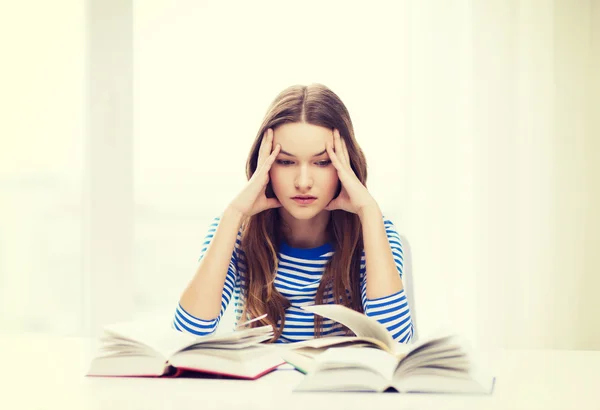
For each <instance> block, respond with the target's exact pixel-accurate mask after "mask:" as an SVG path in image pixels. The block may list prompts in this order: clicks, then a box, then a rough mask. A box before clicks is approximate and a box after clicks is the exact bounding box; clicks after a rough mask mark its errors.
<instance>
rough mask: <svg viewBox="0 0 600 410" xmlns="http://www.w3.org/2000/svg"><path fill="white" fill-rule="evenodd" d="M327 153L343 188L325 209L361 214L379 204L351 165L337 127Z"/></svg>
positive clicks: (328, 144) (328, 143)
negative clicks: (367, 208)
mask: <svg viewBox="0 0 600 410" xmlns="http://www.w3.org/2000/svg"><path fill="white" fill-rule="evenodd" d="M326 147H327V153H328V154H329V159H331V162H332V164H333V166H334V167H335V169H336V170H337V173H338V178H339V179H340V181H341V183H342V190H341V192H340V194H339V195H338V197H337V198H335V199H333V200H332V201H331V202H330V203H329V204H328V205H327V206H326V207H325V209H326V210H327V211H333V210H336V209H341V210H344V211H347V212H351V213H354V214H360V212H361V211H362V210H364V209H365V208H366V207H368V206H371V205H377V202H376V201H375V199H374V198H373V197H372V196H371V194H370V193H369V191H368V190H367V187H365V186H364V185H363V184H362V183H361V182H360V180H359V179H358V177H357V176H356V174H355V173H354V171H353V170H352V167H351V166H350V156H349V155H348V148H346V143H345V142H344V140H342V138H341V137H340V132H339V131H338V130H337V129H334V130H333V144H332V143H331V142H329V141H328V142H327V145H326Z"/></svg>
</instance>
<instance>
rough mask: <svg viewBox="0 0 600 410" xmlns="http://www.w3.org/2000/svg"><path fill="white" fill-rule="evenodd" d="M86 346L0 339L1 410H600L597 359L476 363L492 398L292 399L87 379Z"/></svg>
mask: <svg viewBox="0 0 600 410" xmlns="http://www.w3.org/2000/svg"><path fill="white" fill-rule="evenodd" d="M93 352H94V347H93V345H92V343H91V342H90V341H89V340H86V339H78V338H51V337H36V336H23V335H15V336H8V335H0V363H1V365H2V367H1V375H0V409H71V408H73V409H75V408H76V409H178V410H181V409H188V408H189V409H194V410H200V409H285V410H293V409H302V410H316V409H325V408H327V409H330V410H331V409H361V410H367V409H372V408H376V409H384V408H385V409H405V408H410V409H416V408H423V409H479V408H481V409H503V410H505V409H517V408H518V409H571V408H577V409H596V410H598V409H600V351H593V352H592V351H552V350H531V351H525V350H512V351H511V350H498V351H491V352H487V353H485V354H482V355H481V359H483V360H482V362H481V364H482V365H483V366H485V367H486V368H487V369H489V370H491V371H493V373H494V374H495V376H496V377H497V380H496V386H495V391H494V394H493V395H491V396H465V395H431V394H398V393H383V394H376V393H344V394H342V393H293V392H292V389H293V387H294V386H295V385H296V384H298V383H299V382H300V380H301V379H302V377H303V376H302V374H300V373H298V372H296V371H293V370H278V371H275V372H273V373H270V374H268V375H266V376H264V377H262V378H261V379H259V380H256V381H239V380H222V379H221V380H219V379H213V380H211V379H183V378H181V379H155V378H92V377H84V374H85V372H86V371H87V366H88V364H89V361H90V359H91V356H92V354H93Z"/></svg>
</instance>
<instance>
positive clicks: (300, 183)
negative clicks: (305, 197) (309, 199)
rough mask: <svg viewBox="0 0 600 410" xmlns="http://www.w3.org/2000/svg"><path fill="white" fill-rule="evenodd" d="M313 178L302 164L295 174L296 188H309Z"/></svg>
mask: <svg viewBox="0 0 600 410" xmlns="http://www.w3.org/2000/svg"><path fill="white" fill-rule="evenodd" d="M312 184H313V180H312V177H311V175H310V174H309V171H308V168H307V167H305V166H303V167H300V172H299V173H298V175H297V176H296V188H310V187H312Z"/></svg>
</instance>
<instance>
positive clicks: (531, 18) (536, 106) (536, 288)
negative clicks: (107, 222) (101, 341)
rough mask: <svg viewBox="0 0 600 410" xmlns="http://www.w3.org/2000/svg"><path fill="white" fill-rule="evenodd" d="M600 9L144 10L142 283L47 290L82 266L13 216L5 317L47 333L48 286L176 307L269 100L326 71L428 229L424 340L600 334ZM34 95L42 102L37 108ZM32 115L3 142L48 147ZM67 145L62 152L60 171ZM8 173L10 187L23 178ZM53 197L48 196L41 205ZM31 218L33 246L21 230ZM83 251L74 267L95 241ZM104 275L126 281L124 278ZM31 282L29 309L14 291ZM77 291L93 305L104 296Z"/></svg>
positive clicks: (128, 310)
mask: <svg viewBox="0 0 600 410" xmlns="http://www.w3.org/2000/svg"><path fill="white" fill-rule="evenodd" d="M107 4H108V3H107ZM110 4H111V6H110V7H114V9H113V10H112V11H113V12H114V13H116V14H118V13H119V9H118V7H119V6H118V2H113V3H110ZM107 7H108V6H107ZM107 15H110V13H107ZM599 21H600V6H599V2H598V1H594V0H586V1H584V0H576V1H567V0H561V1H558V0H557V1H554V2H550V1H542V0H537V1H525V0H522V1H519V0H513V1H505V0H497V1H466V0H464V1H463V0H461V1H458V0H457V1H453V2H448V1H441V0H439V1H398V2H396V1H374V2H371V3H369V4H368V5H367V3H364V2H341V1H326V2H311V1H308V2H303V5H302V6H301V7H298V6H296V5H295V6H291V5H290V6H287V5H286V4H285V3H281V2H273V1H254V2H241V1H240V2H235V1H234V2H223V3H215V2H206V1H200V2H196V1H183V0H182V1H177V2H167V1H165V0H154V1H138V2H134V10H133V22H132V27H133V56H132V58H133V63H134V64H133V76H132V78H133V80H132V87H133V111H132V112H133V115H132V118H130V120H131V121H133V130H134V131H133V135H130V136H129V138H132V139H133V155H132V160H131V161H132V162H133V164H132V166H133V175H134V178H133V182H134V185H133V188H132V192H129V194H127V193H121V195H123V196H127V195H129V196H130V197H131V198H133V201H134V204H135V208H134V213H133V216H132V217H131V221H129V222H130V223H131V225H132V226H134V235H133V244H132V247H131V249H132V250H131V255H130V259H131V260H132V266H133V268H132V269H131V271H130V272H129V273H128V274H127V273H124V274H127V275H129V277H128V278H126V279H127V280H129V281H130V282H128V283H132V284H131V289H132V290H131V291H129V292H122V295H120V296H119V297H118V298H113V299H112V300H109V298H107V297H106V292H105V291H101V292H94V291H90V289H83V290H82V289H81V287H82V286H83V287H86V286H89V283H90V282H81V283H79V282H76V281H75V282H73V283H74V285H72V286H73V287H72V288H68V287H67V286H62V287H61V286H56V289H55V290H54V291H53V292H54V293H52V295H53V296H52V297H50V296H48V295H49V293H47V292H49V291H46V290H39V288H36V287H35V284H36V283H43V281H46V282H48V281H50V279H48V278H49V273H48V272H49V270H48V269H51V268H52V267H53V266H54V268H53V269H55V270H56V271H60V270H61V269H60V267H62V266H64V261H55V260H52V259H51V257H50V256H48V255H46V256H42V257H41V259H40V260H39V261H38V262H36V263H38V264H39V265H35V264H33V263H31V260H29V259H28V258H27V257H26V255H30V254H31V253H30V252H29V251H30V250H31V249H34V248H35V246H36V244H35V243H34V242H33V239H30V238H34V237H35V234H34V231H35V229H39V225H38V224H37V223H30V225H26V224H19V226H16V224H13V225H7V224H8V221H13V220H14V218H13V217H12V215H11V214H10V212H9V211H8V210H6V209H5V208H3V209H2V214H0V218H1V219H0V222H2V224H3V225H2V227H3V234H2V242H0V272H1V274H2V276H1V280H2V285H3V286H2V288H0V297H2V309H3V311H2V313H3V314H2V317H1V318H0V321H1V323H0V325H2V326H3V327H4V328H8V326H9V324H10V325H11V326H13V327H14V328H17V327H18V326H17V325H15V323H16V322H15V319H14V318H15V317H18V318H19V323H21V324H22V326H21V328H23V329H29V328H31V327H32V323H33V322H34V321H33V320H32V317H33V315H34V314H35V315H40V313H39V309H37V308H36V305H35V304H33V303H32V300H35V297H34V296H33V295H45V297H46V299H47V300H48V304H50V305H52V306H58V304H56V303H54V304H53V301H56V300H58V299H57V298H61V297H64V296H65V295H73V294H75V293H77V290H78V289H79V290H82V291H83V293H82V294H85V295H88V296H87V297H89V298H93V299H94V300H95V301H96V303H95V305H94V304H93V303H92V305H94V306H96V307H97V308H100V309H101V308H102V306H103V303H109V302H110V303H111V312H113V317H114V315H118V314H119V312H120V311H122V312H123V315H135V316H138V315H146V314H154V313H155V312H161V313H164V314H165V315H168V314H169V313H170V310H171V309H172V308H173V307H174V304H175V303H176V302H177V298H178V296H179V293H180V292H181V290H182V289H183V287H184V286H185V284H186V283H187V281H188V280H189V279H190V278H191V275H193V272H194V270H195V265H196V259H197V256H198V252H199V249H200V244H201V241H202V238H203V235H204V231H205V229H206V227H207V225H208V222H209V220H210V219H211V218H212V217H213V216H215V215H217V214H218V213H219V212H220V211H222V209H223V208H224V206H225V205H226V204H227V202H228V201H229V200H230V199H231V198H232V197H233V196H234V195H235V194H236V193H237V190H239V189H241V187H242V185H243V183H244V161H245V157H246V154H247V150H248V149H249V146H250V143H251V141H252V138H253V137H254V135H255V133H256V131H257V127H258V125H259V122H260V120H261V118H262V116H263V115H264V112H265V110H266V108H267V105H268V103H269V102H270V101H271V99H272V98H273V97H274V96H275V94H276V93H277V92H279V91H280V90H281V89H283V88H284V87H286V86H288V85H291V84H295V83H309V82H321V83H324V84H326V85H328V86H329V87H331V88H332V89H333V90H334V91H336V92H337V93H338V94H339V95H340V97H341V98H342V99H343V100H344V102H345V103H346V104H347V106H348V108H349V110H350V114H351V116H352V119H353V122H354V125H355V130H356V135H357V139H358V141H359V143H360V144H361V146H362V147H363V149H364V150H365V152H366V155H367V160H368V162H369V183H368V186H369V190H370V191H371V193H372V194H373V196H374V197H375V199H377V201H378V202H379V204H380V206H381V208H382V209H383V211H384V213H385V214H387V215H389V216H390V217H391V218H392V219H393V220H394V222H395V224H396V225H397V227H398V229H399V230H400V231H401V232H402V233H403V234H404V235H405V236H406V237H407V238H408V240H409V241H410V243H411V248H412V251H413V276H414V286H415V299H416V310H417V311H418V318H419V323H418V326H419V331H420V334H421V335H423V334H427V333H429V332H431V331H435V330H436V329H437V328H439V327H452V328H455V329H457V330H459V331H460V332H461V333H463V334H465V335H466V336H467V337H468V338H470V339H471V340H472V341H473V342H474V343H475V344H479V345H488V346H501V347H541V348H577V349H598V348H600V326H598V325H599V322H598V319H597V318H598V317H600V302H599V301H598V299H597V298H596V297H595V293H596V289H598V288H600V276H599V275H597V272H598V268H600V256H599V255H598V252H597V249H598V246H599V245H600V241H599V237H598V235H599V234H598V232H600V220H599V218H598V213H597V211H596V209H598V208H599V206H600V184H599V183H598V178H597V175H600V165H598V164H600V161H599V160H600V158H599V156H600V147H599V144H600V143H599V142H598V136H599V135H600V123H599V120H598V118H599V114H600V112H599V110H598V108H597V107H598V106H599V103H600V101H599V100H600V97H599V96H600V81H599V78H598V77H599V74H598V73H599V72H600V61H599V60H600V31H599V30H600V29H599V24H600V23H599ZM14 30H16V29H14ZM3 37H4V36H3ZM14 53H15V54H18V50H16V51H14ZM37 53H38V54H39V56H40V57H39V59H41V58H42V57H41V56H42V55H43V50H42V49H41V48H40V49H37ZM119 68H121V67H118V66H117V67H110V66H107V67H105V68H104V70H105V71H104V75H105V76H107V77H109V78H110V76H111V75H113V76H117V75H118V73H119ZM39 70H41V68H40V69H39ZM40 72H41V71H40ZM29 75H30V74H28V73H25V74H22V75H21V77H18V78H19V80H20V82H19V84H21V85H23V84H25V83H27V82H28V78H29V77H28V76H29ZM2 80H3V81H8V80H7V79H6V78H4V75H3V78H2ZM90 81H93V79H90ZM18 91H19V89H18V87H16V88H13V92H14V94H11V96H16V95H17V94H18V93H19V92H18ZM44 95H45V94H38V95H37V98H38V99H42V98H44ZM64 98H67V97H64ZM70 101H72V102H73V101H78V100H77V99H76V98H75V97H73V99H72V100H70ZM116 106H118V104H117V105H116ZM28 109H29V110H30V111H32V112H33V110H37V111H35V112H40V111H41V110H42V108H41V107H29V108H27V107H21V108H20V109H19V112H21V113H24V112H28V111H27V110H28ZM56 109H59V108H56ZM64 110H65V111H63V112H64V113H66V112H67V111H66V109H64ZM117 115H119V112H117ZM66 117H67V114H64V117H63V121H67V119H66ZM4 127H6V126H4ZM19 127H20V125H12V126H11V128H10V130H8V131H10V132H9V133H6V132H4V129H3V130H2V146H3V147H4V146H5V141H6V138H5V137H4V136H5V135H13V136H15V135H21V136H25V137H23V138H19V139H17V138H16V137H13V139H10V141H11V144H13V145H14V146H19V147H24V146H25V144H31V142H32V141H33V140H31V139H30V140H28V139H27V135H28V134H27V129H25V128H19ZM73 135H74V134H73ZM77 135H79V134H77ZM52 138H53V141H62V140H61V139H60V138H65V137H64V135H62V134H61V133H60V132H59V131H56V130H53V132H52ZM14 141H17V142H14ZM26 141H29V142H26ZM68 141H69V142H67V143H64V142H63V144H65V147H71V148H72V147H73V146H75V145H73V144H74V143H71V141H70V140H68ZM15 144H16V145H15ZM2 151H5V150H4V149H3V150H2ZM62 152H64V148H56V150H55V151H49V153H51V154H52V155H53V157H52V158H53V161H49V162H48V164H54V163H55V162H56V163H57V162H60V160H59V153H62ZM0 155H2V154H0ZM31 157H32V154H31V152H29V151H28V150H26V149H24V148H22V149H21V151H18V158H21V159H27V158H31ZM2 158H3V159H4V156H3V157H2ZM106 166H107V167H109V166H110V164H108V163H107V164H106ZM123 166H125V165H123ZM0 167H1V165H0ZM73 167H75V165H73ZM22 168H23V169H24V170H26V171H28V172H29V171H31V169H30V168H32V167H29V166H27V167H22ZM1 169H2V170H3V172H4V173H3V179H2V180H0V189H1V190H2V192H7V190H8V189H12V188H9V187H11V186H12V187H14V186H19V189H21V190H24V189H25V186H24V185H22V184H17V183H15V182H14V181H16V180H17V179H16V178H17V175H18V173H16V172H12V171H10V172H8V171H6V167H3V168H1ZM37 169H38V168H36V170H37ZM44 169H45V168H43V167H42V168H40V170H39V171H35V172H38V174H39V175H42V174H43V173H44ZM73 170H77V168H65V169H64V170H63V171H61V172H63V174H61V175H63V176H64V175H67V174H69V175H72V174H73V172H72V171H73ZM11 172H12V173H11ZM35 172H33V171H32V173H34V174H35ZM81 180H82V181H83V180H84V178H83V177H82V178H81ZM46 189H49V190H50V191H56V189H57V188H52V187H50V188H46ZM86 189H91V190H94V186H91V187H86ZM22 192H25V191H22ZM48 206H49V205H48V204H47V203H45V202H44V201H36V202H35V205H32V209H31V210H30V211H27V212H28V213H27V215H29V214H37V215H41V214H44V212H47V210H48ZM80 206H83V205H80ZM25 215H26V213H25V210H22V212H21V218H22V219H30V218H26V217H25ZM76 215H77V214H76ZM54 221H55V222H53V223H54V224H55V226H63V222H59V219H58V218H55V219H54ZM72 221H73V222H72V223H78V222H80V220H78V219H77V218H76V217H74V218H73V219H72ZM5 226H9V228H5ZM24 226H25V227H24ZM26 226H29V227H28V228H27V227H26ZM84 226H87V225H85V224H84ZM9 229H10V230H9ZM23 229H28V231H27V232H29V233H28V234H23V236H22V237H23V238H25V239H23V240H22V241H20V242H18V243H19V245H16V244H15V242H14V241H10V240H9V239H10V238H11V237H12V236H13V235H16V234H17V233H22V232H23ZM56 231H60V229H56ZM86 234H88V235H89V232H86ZM60 235H63V238H66V236H65V235H67V234H66V233H59V234H58V237H59V238H60V237H61V236H60ZM115 235H118V232H116V233H115ZM6 238H9V239H6ZM7 244H9V245H7ZM17 246H18V247H19V249H18V250H15V249H17V248H16V247H17ZM74 248H76V246H74ZM93 249H94V248H93V247H92V248H91V252H93V251H94V250H93ZM7 254H9V256H8V259H7V257H6V256H5V255H7ZM13 254H14V255H16V254H18V255H21V256H19V257H17V256H12V255H13ZM38 256H39V255H38ZM69 257H70V258H71V259H69V260H70V263H71V266H77V265H78V263H79V262H78V261H80V259H78V258H81V253H75V252H73V253H72V254H71V256H69ZM103 257H105V258H108V257H110V254H109V253H108V254H106V255H105V256H103ZM120 257H121V258H122V257H123V256H122V255H121V256H120ZM44 258H45V259H44ZM7 261H9V262H7ZM116 263H117V262H115V261H113V264H116ZM18 267H22V269H21V270H19V269H18ZM44 267H46V269H44ZM91 271H92V272H94V271H93V270H91ZM23 272H24V273H23ZM72 272H76V270H75V269H73V270H72ZM96 272H99V270H96ZM93 274H94V275H100V273H93ZM23 277H27V278H31V279H30V280H28V281H25V280H24V279H23ZM100 282H101V283H102V280H100ZM113 282H114V283H113ZM6 283H10V284H11V286H8V287H7V286H5V284H6ZM15 283H17V284H18V285H15ZM77 286H79V288H77ZM103 286H105V287H106V288H107V289H109V288H110V287H111V286H119V283H118V280H117V278H115V277H114V275H113V277H110V276H108V279H104V282H103ZM128 286H129V285H128ZM17 287H18V288H19V289H20V290H21V291H22V292H24V294H26V295H29V299H27V300H28V302H23V301H21V302H18V301H17V300H16V297H14V294H15V289H16V288H17ZM36 289H38V290H36ZM35 292H38V293H35ZM127 293H130V295H129V298H128V297H127V296H126V295H127ZM11 297H12V299H10V298H11ZM119 298H120V299H119ZM123 299H127V300H123ZM8 300H10V301H8ZM19 303H20V304H19ZM79 303H80V304H81V306H80V307H81V310H83V311H84V313H86V314H88V313H89V312H87V311H86V310H85V309H86V308H85V307H84V305H85V303H88V304H89V303H90V302H89V301H86V300H79ZM131 305H132V306H131ZM115 306H117V309H115ZM119 307H122V309H121V310H119V309H118V308H119ZM61 309H62V310H60V309H58V308H57V309H55V311H53V313H48V314H47V317H44V318H42V319H43V320H44V323H47V325H46V327H47V328H58V327H57V326H51V325H50V324H52V323H55V321H57V320H60V318H61V317H63V316H64V315H65V314H67V313H68V312H69V311H70V310H69V309H68V308H61ZM5 312H8V314H7V313H5ZM15 312H17V313H18V315H20V316H15ZM43 314H45V313H43ZM43 314H42V315H43ZM38 320H39V319H38ZM96 320H97V321H102V320H101V319H98V318H97V319H96ZM73 323H74V326H75V325H76V324H77V323H79V322H77V321H73ZM99 324H101V323H94V325H99ZM15 326H16V327H15Z"/></svg>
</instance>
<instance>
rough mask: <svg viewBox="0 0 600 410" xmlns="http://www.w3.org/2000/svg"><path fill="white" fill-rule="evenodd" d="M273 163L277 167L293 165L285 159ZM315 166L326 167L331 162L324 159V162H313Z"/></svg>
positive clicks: (292, 162)
mask: <svg viewBox="0 0 600 410" xmlns="http://www.w3.org/2000/svg"><path fill="white" fill-rule="evenodd" d="M275 162H276V163H277V164H279V165H283V166H287V165H293V164H294V161H288V160H285V159H278V160H277V161H275ZM315 164H317V166H319V167H326V166H328V165H329V164H331V160H329V159H326V160H324V161H318V162H315Z"/></svg>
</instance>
